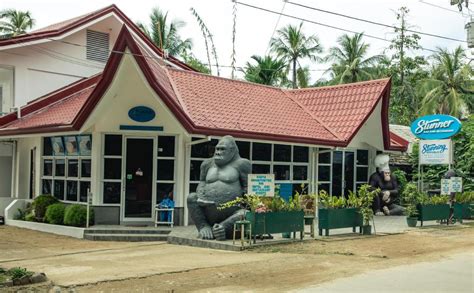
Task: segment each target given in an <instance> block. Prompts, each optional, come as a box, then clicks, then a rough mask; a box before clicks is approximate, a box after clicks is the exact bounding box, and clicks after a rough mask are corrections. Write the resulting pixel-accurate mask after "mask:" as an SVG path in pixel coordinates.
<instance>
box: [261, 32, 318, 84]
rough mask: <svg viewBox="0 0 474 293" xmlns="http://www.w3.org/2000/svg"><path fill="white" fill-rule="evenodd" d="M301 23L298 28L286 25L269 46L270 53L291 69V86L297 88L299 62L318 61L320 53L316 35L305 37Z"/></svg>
mask: <svg viewBox="0 0 474 293" xmlns="http://www.w3.org/2000/svg"><path fill="white" fill-rule="evenodd" d="M302 26H303V23H300V25H299V26H293V25H288V26H286V27H284V28H282V29H280V30H278V31H277V37H274V38H272V40H271V41H270V46H271V50H272V52H275V53H276V54H277V56H278V57H281V58H283V59H284V60H285V61H286V62H288V66H290V67H291V69H292V86H293V88H296V87H297V70H298V67H301V65H300V64H299V61H300V60H301V59H304V58H308V59H310V60H312V61H317V60H319V59H318V57H317V56H316V54H317V53H321V52H322V46H321V44H320V42H319V39H318V37H317V36H316V35H310V36H306V35H305V34H304V33H303V31H302Z"/></svg>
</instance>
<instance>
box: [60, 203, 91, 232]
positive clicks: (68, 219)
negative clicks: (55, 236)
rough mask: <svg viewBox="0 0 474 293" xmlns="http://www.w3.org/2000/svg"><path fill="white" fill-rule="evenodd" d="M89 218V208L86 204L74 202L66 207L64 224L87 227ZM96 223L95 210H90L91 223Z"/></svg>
mask: <svg viewBox="0 0 474 293" xmlns="http://www.w3.org/2000/svg"><path fill="white" fill-rule="evenodd" d="M86 218H87V208H86V206H84V205H79V204H73V205H69V206H67V207H66V210H65V212H64V225H67V226H75V227H85V226H86ZM93 223H94V210H92V209H91V210H90V214H89V224H93Z"/></svg>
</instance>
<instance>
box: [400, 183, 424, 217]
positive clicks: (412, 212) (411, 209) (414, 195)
mask: <svg viewBox="0 0 474 293" xmlns="http://www.w3.org/2000/svg"><path fill="white" fill-rule="evenodd" d="M401 195H402V200H403V203H404V204H405V205H406V207H405V215H406V216H407V217H415V216H417V215H418V210H417V208H416V205H417V204H419V203H420V202H421V201H422V195H421V193H420V192H418V188H417V186H416V184H415V183H408V184H407V185H406V186H405V189H404V190H403V192H402V193H401Z"/></svg>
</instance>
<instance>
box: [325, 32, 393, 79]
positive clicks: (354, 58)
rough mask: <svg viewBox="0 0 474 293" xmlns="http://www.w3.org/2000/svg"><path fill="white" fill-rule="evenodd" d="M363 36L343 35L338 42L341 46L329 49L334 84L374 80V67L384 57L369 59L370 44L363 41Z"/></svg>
mask: <svg viewBox="0 0 474 293" xmlns="http://www.w3.org/2000/svg"><path fill="white" fill-rule="evenodd" d="M362 37H363V34H355V35H354V36H352V37H351V36H349V35H347V34H344V35H342V36H341V37H339V39H338V40H337V42H338V44H339V46H337V47H332V48H331V49H329V55H328V56H327V57H326V60H327V61H333V62H334V63H333V64H332V66H331V69H330V71H332V73H333V75H334V83H338V84H341V83H348V82H357V81H362V80H369V79H372V78H373V77H372V76H373V74H374V73H375V72H374V70H373V65H375V64H376V63H377V62H378V61H380V60H382V59H383V58H384V57H383V55H375V56H370V57H367V51H368V49H369V44H367V43H364V42H363V41H362Z"/></svg>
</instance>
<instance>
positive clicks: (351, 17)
mask: <svg viewBox="0 0 474 293" xmlns="http://www.w3.org/2000/svg"><path fill="white" fill-rule="evenodd" d="M285 3H289V4H292V5H295V6H299V7H303V8H306V9H310V10H314V11H319V12H323V13H328V14H332V15H336V16H340V17H345V18H348V19H352V20H357V21H362V22H366V23H370V24H373V25H378V26H382V27H388V28H392V29H399V30H401V29H402V28H401V27H397V26H394V25H389V24H385V23H381V22H377V21H372V20H367V19H362V18H358V17H355V16H350V15H346V14H341V13H337V12H333V11H329V10H324V9H320V8H316V7H312V6H307V5H303V4H300V3H295V2H291V1H288V2H285ZM404 30H405V31H407V32H411V33H415V34H419V35H424V36H429V37H433V38H440V39H445V40H450V41H456V42H462V43H467V41H466V40H460V39H455V38H451V37H446V36H441V35H436V34H431V33H425V32H420V31H416V30H410V29H404Z"/></svg>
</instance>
